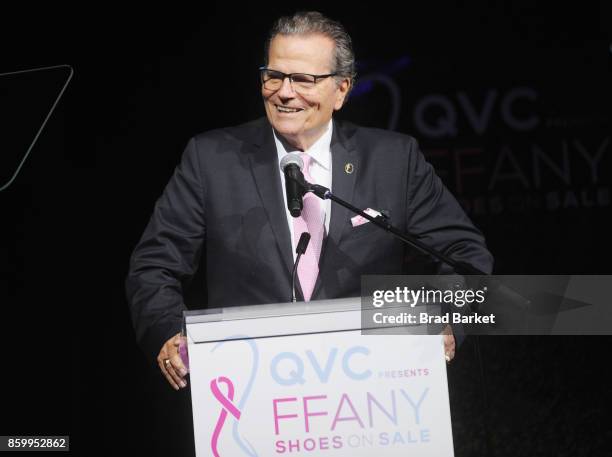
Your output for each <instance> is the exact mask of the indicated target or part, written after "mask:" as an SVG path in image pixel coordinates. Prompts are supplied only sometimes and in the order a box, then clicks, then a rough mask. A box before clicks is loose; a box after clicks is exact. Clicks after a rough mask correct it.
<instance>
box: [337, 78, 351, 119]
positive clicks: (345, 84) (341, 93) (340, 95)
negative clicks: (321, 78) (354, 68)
mask: <svg viewBox="0 0 612 457" xmlns="http://www.w3.org/2000/svg"><path fill="white" fill-rule="evenodd" d="M350 88H351V80H350V79H348V78H344V79H343V80H342V82H341V83H340V84H339V85H338V89H337V91H336V103H335V104H334V110H335V111H338V110H339V109H340V108H342V105H344V101H345V100H346V96H347V95H348V93H349V89H350Z"/></svg>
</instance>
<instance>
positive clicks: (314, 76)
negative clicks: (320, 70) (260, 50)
mask: <svg viewBox="0 0 612 457" xmlns="http://www.w3.org/2000/svg"><path fill="white" fill-rule="evenodd" d="M264 71H270V72H274V73H278V74H279V76H281V75H282V77H283V78H282V81H281V86H282V82H284V81H285V78H289V82H291V84H293V77H294V76H296V75H304V76H312V77H313V78H314V81H313V83H312V86H313V87H314V86H316V85H317V82H318V81H319V79H325V78H330V77H332V76H338V73H328V74H326V75H313V74H310V73H283V72H282V71H278V70H272V69H271V68H268V67H259V76H260V79H261V83H262V84H263V85H264V86H265V84H266V81H264V79H263V78H264ZM279 89H280V87H279Z"/></svg>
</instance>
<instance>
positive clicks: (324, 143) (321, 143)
mask: <svg viewBox="0 0 612 457" xmlns="http://www.w3.org/2000/svg"><path fill="white" fill-rule="evenodd" d="M333 128H334V123H333V121H332V120H331V119H330V120H329V124H328V125H327V130H326V131H325V133H323V135H321V137H320V138H319V139H318V140H317V141H315V142H314V144H313V145H312V146H311V147H310V148H308V149H307V150H306V151H304V152H305V153H306V154H308V155H309V156H310V157H311V158H312V159H313V160H314V161H315V162H317V163H318V164H319V165H320V166H321V167H323V168H324V169H326V170H329V168H330V160H331V157H330V150H331V140H332V133H333ZM272 132H273V134H274V142H275V143H276V151H277V152H278V157H279V160H280V159H281V158H282V157H283V156H284V155H285V154H287V153H288V152H295V151H296V150H295V149H294V148H292V147H291V146H290V145H288V144H287V142H286V141H281V139H280V138H279V136H278V135H277V134H276V131H275V130H274V128H273V129H272Z"/></svg>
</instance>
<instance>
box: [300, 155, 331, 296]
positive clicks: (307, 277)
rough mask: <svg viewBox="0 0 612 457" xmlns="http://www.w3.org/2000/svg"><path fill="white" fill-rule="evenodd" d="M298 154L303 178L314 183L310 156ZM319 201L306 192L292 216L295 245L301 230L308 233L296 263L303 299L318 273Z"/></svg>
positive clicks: (321, 217) (321, 231) (320, 240)
mask: <svg viewBox="0 0 612 457" xmlns="http://www.w3.org/2000/svg"><path fill="white" fill-rule="evenodd" d="M300 156H301V157H302V159H303V160H304V170H303V172H304V178H305V179H306V181H308V182H310V183H313V184H316V183H315V182H314V180H313V179H312V176H310V161H311V157H310V156H309V155H308V154H305V153H303V152H302V153H300ZM320 202H321V200H320V199H319V197H317V196H316V195H314V194H312V193H307V194H306V195H304V209H303V210H302V215H301V216H300V217H295V218H293V239H294V244H295V245H296V246H297V243H298V240H299V239H300V236H301V235H302V233H303V232H308V233H310V243H308V247H307V248H306V253H305V254H304V255H303V256H302V258H301V259H300V264H299V265H298V278H299V280H300V285H301V286H302V292H303V293H304V300H305V301H310V297H311V296H312V292H313V290H314V286H315V283H316V282H317V276H318V274H319V256H320V255H321V246H322V244H323V235H324V232H325V214H324V212H323V211H322V209H321V203H320Z"/></svg>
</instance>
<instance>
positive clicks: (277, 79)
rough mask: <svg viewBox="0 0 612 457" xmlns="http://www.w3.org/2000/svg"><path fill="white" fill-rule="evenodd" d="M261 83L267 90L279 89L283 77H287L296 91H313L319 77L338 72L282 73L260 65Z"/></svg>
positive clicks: (326, 76) (333, 74) (327, 76)
mask: <svg viewBox="0 0 612 457" xmlns="http://www.w3.org/2000/svg"><path fill="white" fill-rule="evenodd" d="M259 72H260V75H261V83H262V84H263V86H264V88H266V89H268V90H279V89H280V88H281V87H282V85H283V82H284V81H285V78H289V81H290V82H291V86H292V87H293V89H294V90H296V91H298V92H310V91H313V90H314V88H315V86H316V85H317V82H318V81H319V79H325V78H329V77H330V76H336V75H337V74H338V73H329V74H327V75H310V74H308V73H283V72H282V71H276V70H270V69H269V68H266V67H260V68H259Z"/></svg>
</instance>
